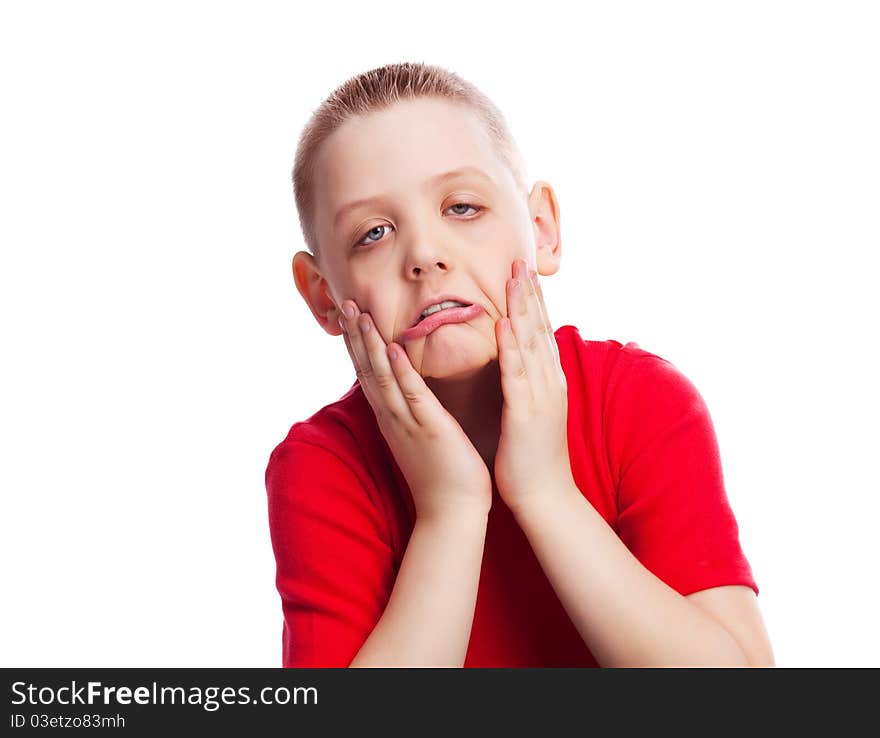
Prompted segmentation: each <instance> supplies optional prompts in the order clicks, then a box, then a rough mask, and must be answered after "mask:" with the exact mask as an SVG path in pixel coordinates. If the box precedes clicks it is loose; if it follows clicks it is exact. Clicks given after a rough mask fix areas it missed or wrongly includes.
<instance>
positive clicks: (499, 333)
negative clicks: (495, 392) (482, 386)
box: [495, 317, 532, 408]
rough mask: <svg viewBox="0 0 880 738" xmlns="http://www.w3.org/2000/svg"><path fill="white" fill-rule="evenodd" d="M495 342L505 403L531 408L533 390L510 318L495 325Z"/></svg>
mask: <svg viewBox="0 0 880 738" xmlns="http://www.w3.org/2000/svg"><path fill="white" fill-rule="evenodd" d="M495 342H496V343H497V344H498V367H499V371H500V374H501V393H502V395H503V396H504V402H505V403H506V404H509V405H510V406H511V407H520V408H521V407H531V401H532V388H531V386H530V385H529V375H528V372H527V371H526V367H525V364H523V359H522V353H521V352H520V350H519V345H518V344H517V342H516V336H514V334H513V328H512V325H511V322H510V318H509V317H507V318H501V319H500V320H498V321H497V322H496V323H495Z"/></svg>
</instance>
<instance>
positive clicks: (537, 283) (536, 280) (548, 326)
mask: <svg viewBox="0 0 880 738" xmlns="http://www.w3.org/2000/svg"><path fill="white" fill-rule="evenodd" d="M529 275H530V276H531V280H532V285H533V287H534V290H535V298H536V299H537V301H538V305H539V307H540V311H541V320H542V322H543V324H544V330H545V331H546V333H547V335H548V336H549V337H550V347H551V348H552V350H553V357H554V359H555V361H556V363H559V346H557V344H556V335H555V333H554V332H553V324H552V323H551V322H550V317H549V316H548V314H547V305H546V303H545V302H544V291H543V290H542V289H541V278H540V277H539V276H538V273H537V272H536V271H535V270H534V269H530V270H529Z"/></svg>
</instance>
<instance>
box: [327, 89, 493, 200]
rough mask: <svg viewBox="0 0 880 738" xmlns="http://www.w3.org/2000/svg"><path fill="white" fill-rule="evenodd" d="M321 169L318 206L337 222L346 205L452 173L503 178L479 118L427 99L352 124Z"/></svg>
mask: <svg viewBox="0 0 880 738" xmlns="http://www.w3.org/2000/svg"><path fill="white" fill-rule="evenodd" d="M315 164H316V167H315V197H316V205H317V206H318V207H319V209H320V210H321V211H323V212H324V213H328V212H329V214H330V215H331V216H332V213H333V212H335V209H336V208H337V207H338V206H339V205H341V204H343V203H347V202H349V201H351V200H356V199H359V198H364V197H370V196H373V195H388V196H395V195H396V194H401V195H403V194H406V193H407V192H410V191H413V190H414V189H416V188H421V187H423V186H424V182H425V181H426V180H428V179H430V178H431V177H432V176H435V175H437V174H440V173H442V172H446V171H449V170H452V169H459V168H463V167H477V168H479V169H482V170H483V171H484V172H486V173H487V174H489V176H490V177H492V178H493V179H495V180H496V181H499V182H500V178H501V176H502V171H501V168H500V161H499V160H498V157H497V155H496V153H495V150H494V147H493V145H492V143H491V140H490V138H489V136H488V133H487V131H486V129H485V127H484V126H483V124H482V122H481V120H480V119H479V117H478V116H477V115H476V113H474V112H473V111H471V110H469V109H467V108H465V107H463V106H462V105H459V104H455V103H450V102H448V101H446V100H436V99H424V98H420V99H416V100H405V101H401V102H398V103H395V104H394V105H392V106H391V107H390V108H388V109H386V110H382V111H379V112H376V113H371V114H369V115H367V116H358V117H356V118H352V119H349V120H348V121H346V122H345V123H344V124H343V125H342V126H340V127H339V128H338V129H337V130H336V131H334V132H333V134H331V135H330V136H329V137H328V138H327V139H326V141H325V142H324V144H323V145H322V147H321V149H320V151H319V153H318V156H317V157H316V160H315Z"/></svg>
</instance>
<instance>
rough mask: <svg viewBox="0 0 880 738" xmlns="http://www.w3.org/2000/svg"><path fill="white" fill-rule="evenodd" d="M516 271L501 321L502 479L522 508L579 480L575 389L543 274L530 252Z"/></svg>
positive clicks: (498, 470)
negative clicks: (573, 428) (573, 451)
mask: <svg viewBox="0 0 880 738" xmlns="http://www.w3.org/2000/svg"><path fill="white" fill-rule="evenodd" d="M511 271H512V274H513V279H511V280H508V282H507V313H508V317H507V318H501V319H500V320H498V321H497V322H496V323H495V339H496V341H497V343H498V362H499V365H500V369H501V391H502V393H503V395H504V404H503V406H502V409H501V435H500V438H499V440H498V450H497V452H496V454H495V483H496V485H497V486H498V494H499V495H500V496H501V499H502V500H504V502H505V504H506V505H507V506H508V507H509V508H510V509H511V510H513V511H515V510H516V509H517V508H521V507H522V506H523V505H527V504H530V503H533V502H534V501H535V500H539V501H541V502H544V501H546V500H547V496H548V495H552V494H559V492H560V491H561V490H570V489H571V488H572V487H575V483H574V477H573V476H572V473H571V462H570V460H569V456H568V433H567V423H568V389H567V384H566V380H565V373H564V372H563V371H562V365H561V364H560V361H559V350H558V348H557V346H556V339H555V337H554V335H553V328H552V326H551V325H550V321H549V319H548V317H547V308H546V307H545V305H544V295H543V293H542V292H541V285H540V282H539V280H538V275H537V273H536V272H530V270H529V269H528V266H527V264H526V262H525V260H523V259H517V260H516V261H514V262H513V268H512V270H511ZM515 283H518V284H517V285H515Z"/></svg>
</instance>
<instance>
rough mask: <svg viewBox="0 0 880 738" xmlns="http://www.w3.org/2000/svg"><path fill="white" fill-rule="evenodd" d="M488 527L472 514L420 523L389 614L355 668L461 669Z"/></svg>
mask: <svg viewBox="0 0 880 738" xmlns="http://www.w3.org/2000/svg"><path fill="white" fill-rule="evenodd" d="M486 523H487V516H485V515H469V514H468V515H465V514H463V515H461V516H460V517H457V518H446V519H436V520H417V521H416V524H415V527H414V528H413V531H412V535H411V536H410V540H409V544H408V545H407V547H406V552H405V553H404V556H403V560H402V562H401V565H400V571H399V572H398V574H397V579H396V581H395V583H394V588H393V590H392V592H391V597H390V599H389V601H388V605H387V606H386V608H385V612H384V613H383V615H382V617H381V619H380V620H379V622H378V623H377V624H376V627H375V628H374V629H373V632H372V633H371V634H370V637H369V638H368V639H367V640H366V642H365V643H364V645H363V646H362V647H361V649H360V651H359V652H358V654H357V656H356V657H355V658H354V661H352V663H351V666H352V667H363V666H395V667H397V666H423V667H436V666H450V667H460V666H463V664H464V659H465V655H466V653H467V647H468V642H469V641H470V634H471V626H472V625H473V619H474V606H475V605H476V600H477V587H478V585H479V581H480V567H481V564H482V560H483V544H484V543H485V538H486Z"/></svg>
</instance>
